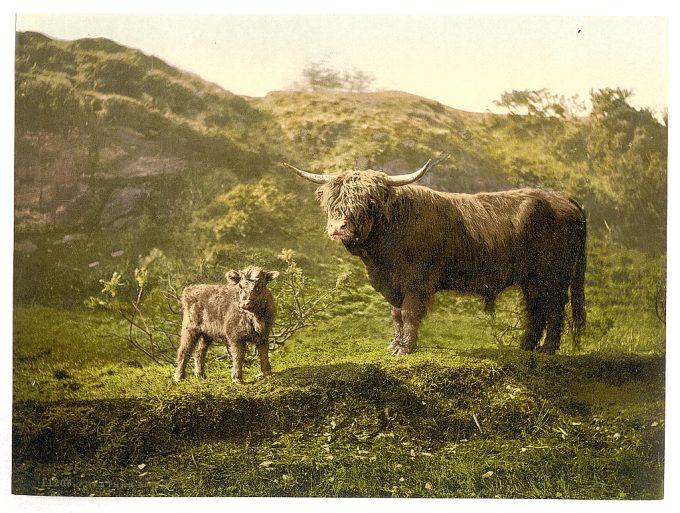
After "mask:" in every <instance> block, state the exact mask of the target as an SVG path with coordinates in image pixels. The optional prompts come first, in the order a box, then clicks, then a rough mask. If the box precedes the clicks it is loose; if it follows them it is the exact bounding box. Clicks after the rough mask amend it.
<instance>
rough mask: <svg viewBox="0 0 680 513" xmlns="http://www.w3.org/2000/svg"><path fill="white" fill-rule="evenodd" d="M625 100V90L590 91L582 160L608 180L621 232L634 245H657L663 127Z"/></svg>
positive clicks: (662, 219) (662, 215)
mask: <svg viewBox="0 0 680 513" xmlns="http://www.w3.org/2000/svg"><path fill="white" fill-rule="evenodd" d="M631 96H632V91H630V90H628V89H619V88H617V89H598V90H596V91H595V90H594V91H591V101H592V104H593V110H592V113H591V116H590V122H589V126H588V135H587V138H586V150H587V154H588V160H587V162H588V166H589V167H590V169H591V171H592V172H593V173H597V174H599V175H601V176H605V177H607V178H608V180H609V182H610V184H611V188H612V190H613V193H614V195H615V197H616V200H617V203H618V210H619V213H620V219H619V223H620V224H621V225H622V226H621V229H622V230H623V231H624V232H626V233H627V234H628V235H629V236H632V237H635V238H637V239H640V240H639V241H638V242H640V243H643V244H650V243H651V244H655V245H663V243H664V242H665V228H666V184H667V153H668V126H667V125H662V124H661V123H659V122H658V121H657V120H656V119H655V117H654V115H653V113H652V112H651V111H650V110H648V109H636V108H634V107H632V106H631V105H630V104H629V103H628V101H629V99H630V97H631ZM642 239H644V240H642Z"/></svg>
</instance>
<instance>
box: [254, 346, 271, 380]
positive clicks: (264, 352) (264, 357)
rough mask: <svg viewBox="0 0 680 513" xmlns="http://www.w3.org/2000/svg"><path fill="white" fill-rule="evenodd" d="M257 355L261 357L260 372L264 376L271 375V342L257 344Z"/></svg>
mask: <svg viewBox="0 0 680 513" xmlns="http://www.w3.org/2000/svg"><path fill="white" fill-rule="evenodd" d="M257 356H258V358H259V359H260V372H261V373H262V375H263V376H269V375H271V373H272V366H271V365H270V364H269V344H268V343H266V342H265V343H263V344H259V345H258V346H257Z"/></svg>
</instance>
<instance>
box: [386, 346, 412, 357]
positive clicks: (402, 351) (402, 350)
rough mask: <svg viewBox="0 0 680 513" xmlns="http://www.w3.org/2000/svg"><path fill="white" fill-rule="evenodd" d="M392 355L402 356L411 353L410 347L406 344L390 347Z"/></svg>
mask: <svg viewBox="0 0 680 513" xmlns="http://www.w3.org/2000/svg"><path fill="white" fill-rule="evenodd" d="M391 352H392V356H404V355H406V354H410V353H411V349H410V348H408V347H406V346H395V347H394V348H393V349H392V351H391Z"/></svg>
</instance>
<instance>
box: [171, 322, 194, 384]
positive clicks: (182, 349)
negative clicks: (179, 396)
mask: <svg viewBox="0 0 680 513" xmlns="http://www.w3.org/2000/svg"><path fill="white" fill-rule="evenodd" d="M198 336H199V333H198V332H197V331H196V330H193V329H191V327H190V326H188V325H187V324H185V323H182V334H181V338H180V342H179V348H178V349H177V366H176V367H175V373H174V374H173V376H172V378H173V379H174V380H175V381H180V380H183V379H184V372H185V369H186V366H187V361H188V360H189V356H191V353H192V352H193V350H194V347H195V346H196V341H197V340H198Z"/></svg>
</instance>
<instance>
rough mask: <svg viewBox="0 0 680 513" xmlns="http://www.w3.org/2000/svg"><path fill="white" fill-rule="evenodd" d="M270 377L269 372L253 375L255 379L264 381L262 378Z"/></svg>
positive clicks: (270, 373)
mask: <svg viewBox="0 0 680 513" xmlns="http://www.w3.org/2000/svg"><path fill="white" fill-rule="evenodd" d="M271 375H272V372H271V371H270V372H260V373H259V374H256V375H255V379H264V378H268V377H269V376H271Z"/></svg>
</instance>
